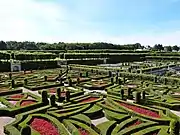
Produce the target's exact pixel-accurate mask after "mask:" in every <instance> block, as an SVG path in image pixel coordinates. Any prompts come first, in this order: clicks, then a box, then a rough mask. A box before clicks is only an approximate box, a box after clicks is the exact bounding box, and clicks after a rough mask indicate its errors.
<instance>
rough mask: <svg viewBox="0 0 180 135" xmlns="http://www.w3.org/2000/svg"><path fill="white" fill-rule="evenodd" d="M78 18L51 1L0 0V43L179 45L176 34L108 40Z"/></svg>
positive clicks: (151, 32) (152, 33)
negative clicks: (29, 41) (2, 41)
mask: <svg viewBox="0 0 180 135" xmlns="http://www.w3.org/2000/svg"><path fill="white" fill-rule="evenodd" d="M81 17H82V16H78V15H77V14H76V13H75V14H73V16H72V15H71V13H70V12H68V11H67V9H66V8H65V7H63V6H62V5H60V4H59V3H58V4H57V3H53V2H52V1H51V2H44V1H43V2H38V1H35V0H1V1H0V40H5V41H7V40H17V41H24V40H31V41H43V42H59V41H64V42H111V43H116V44H128V43H136V42H140V43H142V44H146V45H147V44H148V45H154V44H156V43H162V44H165V45H170V44H171V45H174V44H180V40H179V37H180V31H175V30H174V31H171V32H169V33H155V32H153V30H152V31H150V32H149V33H148V32H145V33H139V34H134V35H128V36H125V35H124V36H112V35H110V34H105V33H102V31H101V30H99V29H98V28H95V27H94V26H92V25H93V24H91V22H87V21H86V20H83V18H82V20H81V19H80V18H81Z"/></svg>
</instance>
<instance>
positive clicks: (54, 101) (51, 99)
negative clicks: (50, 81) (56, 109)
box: [50, 95, 56, 106]
mask: <svg viewBox="0 0 180 135" xmlns="http://www.w3.org/2000/svg"><path fill="white" fill-rule="evenodd" d="M50 101H51V105H52V106H56V96H55V95H51V97H50Z"/></svg>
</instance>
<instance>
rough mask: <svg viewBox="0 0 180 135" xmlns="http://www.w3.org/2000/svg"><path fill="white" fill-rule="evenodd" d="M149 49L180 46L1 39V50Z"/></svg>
mask: <svg viewBox="0 0 180 135" xmlns="http://www.w3.org/2000/svg"><path fill="white" fill-rule="evenodd" d="M144 48H146V49H148V50H155V51H163V50H165V51H169V52H171V51H172V50H175V51H179V50H180V47H179V46H177V45H174V46H163V45H162V44H155V45H154V46H153V47H150V46H143V45H141V44H140V43H135V44H125V45H119V44H112V43H104V42H96V43H64V42H59V43H44V42H37V43H36V42H29V41H24V42H17V41H0V50H88V49H118V50H135V49H144Z"/></svg>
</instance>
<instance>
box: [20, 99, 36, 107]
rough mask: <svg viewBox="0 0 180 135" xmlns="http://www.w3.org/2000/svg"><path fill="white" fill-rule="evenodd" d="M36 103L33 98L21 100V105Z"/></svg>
mask: <svg viewBox="0 0 180 135" xmlns="http://www.w3.org/2000/svg"><path fill="white" fill-rule="evenodd" d="M34 103H36V102H35V101H34V100H24V101H22V102H21V106H27V105H31V104H34Z"/></svg>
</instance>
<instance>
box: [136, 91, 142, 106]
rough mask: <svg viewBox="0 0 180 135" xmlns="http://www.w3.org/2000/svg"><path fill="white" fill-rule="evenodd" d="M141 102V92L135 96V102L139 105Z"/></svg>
mask: <svg viewBox="0 0 180 135" xmlns="http://www.w3.org/2000/svg"><path fill="white" fill-rule="evenodd" d="M140 100H141V93H140V92H136V94H135V102H136V103H137V104H139V103H140Z"/></svg>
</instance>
